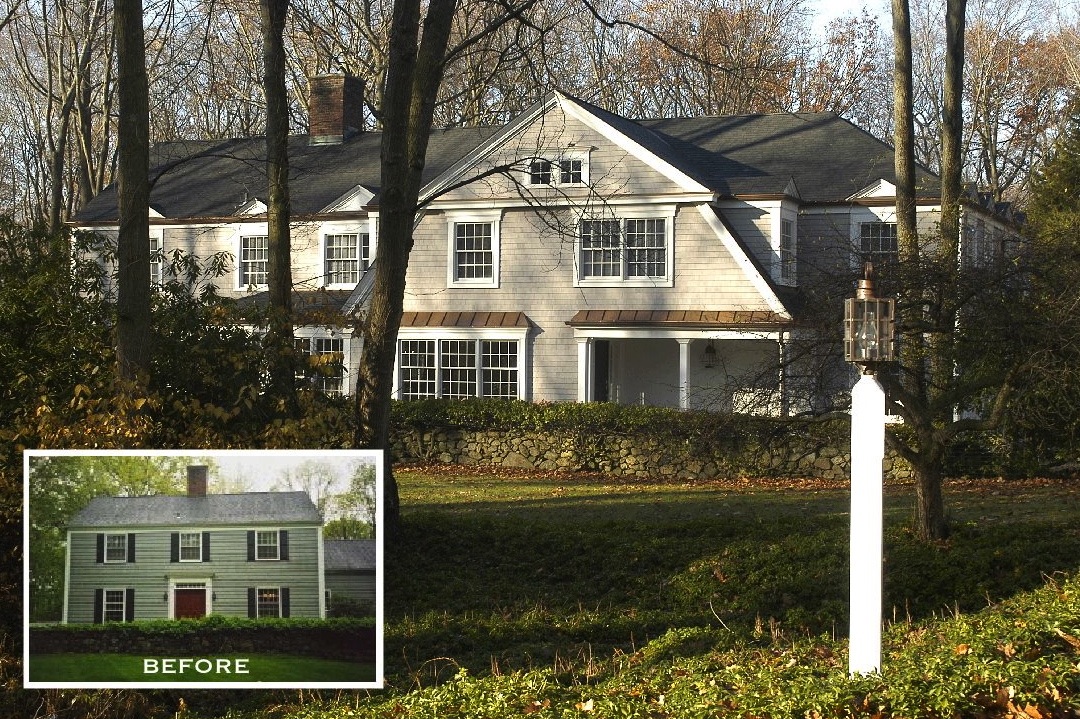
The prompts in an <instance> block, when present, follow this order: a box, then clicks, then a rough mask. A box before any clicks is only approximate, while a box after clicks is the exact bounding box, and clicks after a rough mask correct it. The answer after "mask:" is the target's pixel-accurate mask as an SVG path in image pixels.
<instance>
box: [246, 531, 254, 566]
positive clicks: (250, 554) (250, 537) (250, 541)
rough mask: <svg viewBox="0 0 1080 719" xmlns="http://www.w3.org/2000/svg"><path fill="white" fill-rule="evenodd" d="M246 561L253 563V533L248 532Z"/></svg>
mask: <svg viewBox="0 0 1080 719" xmlns="http://www.w3.org/2000/svg"><path fill="white" fill-rule="evenodd" d="M248 561H249V562H254V561H255V531H254V530H249V531H248Z"/></svg>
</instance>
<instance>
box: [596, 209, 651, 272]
mask: <svg viewBox="0 0 1080 719" xmlns="http://www.w3.org/2000/svg"><path fill="white" fill-rule="evenodd" d="M668 249H669V248H668V238H667V220H666V219H665V218H662V217H658V218H645V219H637V218H634V219H626V220H582V221H581V242H580V253H581V254H580V267H581V277H582V278H583V279H603V278H612V279H627V278H648V279H663V278H665V277H667V276H668Z"/></svg>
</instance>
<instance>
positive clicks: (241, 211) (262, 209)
mask: <svg viewBox="0 0 1080 719" xmlns="http://www.w3.org/2000/svg"><path fill="white" fill-rule="evenodd" d="M234 214H236V215H265V214H266V203H265V202H263V201H262V200H260V199H259V198H257V197H253V198H252V199H250V200H248V201H247V202H245V203H244V204H242V205H240V207H238V208H237V209H236V212H235V213H234Z"/></svg>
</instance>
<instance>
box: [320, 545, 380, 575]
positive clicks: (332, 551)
mask: <svg viewBox="0 0 1080 719" xmlns="http://www.w3.org/2000/svg"><path fill="white" fill-rule="evenodd" d="M323 566H324V567H325V568H326V571H328V572H370V571H374V570H375V540H374V539H326V540H323Z"/></svg>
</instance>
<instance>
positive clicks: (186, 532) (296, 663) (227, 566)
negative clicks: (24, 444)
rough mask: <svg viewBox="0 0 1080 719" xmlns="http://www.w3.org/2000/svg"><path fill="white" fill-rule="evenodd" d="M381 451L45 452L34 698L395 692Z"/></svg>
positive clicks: (36, 534) (35, 507)
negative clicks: (386, 646) (178, 690)
mask: <svg viewBox="0 0 1080 719" xmlns="http://www.w3.org/2000/svg"><path fill="white" fill-rule="evenodd" d="M382 462H383V456H382V453H381V452H378V451H369V450H221V451H188V450H183V451H177V450H168V451H161V450H155V451H150V450H147V451H120V450H110V451H50V450H36V451H28V452H26V454H25V459H24V476H25V508H26V515H25V516H26V518H27V521H26V522H25V523H24V533H25V536H24V546H25V547H27V548H28V550H27V551H26V553H25V559H24V563H25V564H24V575H25V582H24V584H25V592H26V596H25V597H24V607H25V614H26V616H25V636H24V640H25V641H24V644H23V646H24V653H25V656H24V664H23V666H24V667H25V668H26V669H25V675H24V684H25V686H26V687H27V688H46V687H56V688H62V687H73V688H122V687H138V688H152V687H164V688H168V687H199V686H205V685H207V684H213V685H214V687H215V688H308V687H340V688H380V687H381V686H382V676H383V671H382V667H383V664H382V660H383V657H382V620H383V605H382V571H381V565H382V557H383V551H382V537H381V535H380V533H379V528H380V520H381V515H382V511H381V505H382V494H381V491H380V485H379V477H380V476H381V472H382Z"/></svg>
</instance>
